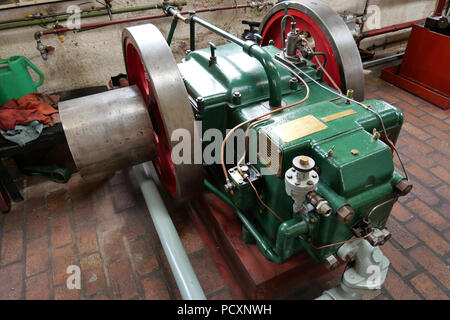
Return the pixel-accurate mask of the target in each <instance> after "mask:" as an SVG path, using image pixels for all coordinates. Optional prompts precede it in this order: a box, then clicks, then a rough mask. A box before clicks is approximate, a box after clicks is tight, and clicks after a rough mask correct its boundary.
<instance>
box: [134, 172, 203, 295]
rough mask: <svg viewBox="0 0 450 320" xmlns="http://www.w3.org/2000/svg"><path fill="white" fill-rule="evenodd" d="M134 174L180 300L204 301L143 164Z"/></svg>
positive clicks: (179, 242) (152, 181) (199, 287)
mask: <svg viewBox="0 0 450 320" xmlns="http://www.w3.org/2000/svg"><path fill="white" fill-rule="evenodd" d="M133 171H134V174H135V176H136V179H137V181H138V183H139V186H140V188H141V191H142V194H143V196H144V199H145V203H146V204H147V208H148V211H149V212H150V216H151V218H152V220H153V224H154V225H155V228H156V232H157V233H158V236H159V240H160V241H161V244H162V246H163V249H164V252H165V254H166V257H167V260H168V261H169V265H170V268H171V270H172V273H173V275H174V277H175V280H176V282H177V285H178V289H179V290H180V294H181V297H182V298H183V299H184V300H206V296H205V294H204V292H203V289H202V287H201V286H200V282H199V281H198V279H197V275H196V274H195V272H194V269H193V268H192V265H191V262H190V261H189V258H188V256H187V254H186V251H185V249H184V247H183V244H182V243H181V240H180V237H179V236H178V233H177V230H176V229H175V226H174V225H173V222H172V219H171V217H170V215H169V212H168V211H167V208H166V205H165V204H164V202H163V200H162V198H161V195H160V194H159V191H158V188H157V186H156V184H155V182H154V180H153V179H152V178H151V177H149V176H148V175H147V173H146V170H145V167H144V164H140V165H137V166H134V167H133Z"/></svg>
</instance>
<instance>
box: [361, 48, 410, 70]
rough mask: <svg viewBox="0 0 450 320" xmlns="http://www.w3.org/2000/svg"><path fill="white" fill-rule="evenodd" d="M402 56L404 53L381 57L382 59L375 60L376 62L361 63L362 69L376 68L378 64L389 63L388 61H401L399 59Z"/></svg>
mask: <svg viewBox="0 0 450 320" xmlns="http://www.w3.org/2000/svg"><path fill="white" fill-rule="evenodd" d="M404 55H405V52H400V53H396V54H393V55H391V56H387V57H383V58H380V59H376V60H371V61H367V62H364V63H363V68H370V67H374V66H377V65H379V64H383V63H386V62H390V61H393V60H397V59H401V58H403V56H404Z"/></svg>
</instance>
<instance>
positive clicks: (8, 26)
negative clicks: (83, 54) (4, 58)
mask: <svg viewBox="0 0 450 320" xmlns="http://www.w3.org/2000/svg"><path fill="white" fill-rule="evenodd" d="M171 3H172V5H173V6H184V5H186V1H178V2H171ZM164 5H165V4H164ZM164 5H163V4H154V5H148V6H140V7H128V8H120V9H112V10H111V13H112V14H121V13H129V12H137V11H146V10H153V9H162V8H164ZM106 15H109V12H108V10H103V9H102V10H98V11H91V12H86V13H81V14H80V18H81V19H85V18H93V17H100V16H106ZM69 17H70V15H63V16H59V17H48V18H45V17H44V18H41V19H31V20H24V21H18V22H12V23H4V24H0V30H7V29H16V28H22V27H29V26H35V25H45V24H49V23H55V22H62V21H66V20H67V19H69ZM116 21H117V20H116Z"/></svg>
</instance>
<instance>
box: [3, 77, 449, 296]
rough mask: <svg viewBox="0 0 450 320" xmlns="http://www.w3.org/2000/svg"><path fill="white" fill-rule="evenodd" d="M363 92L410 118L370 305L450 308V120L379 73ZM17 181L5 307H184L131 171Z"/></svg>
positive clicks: (204, 255) (329, 280)
mask: <svg viewBox="0 0 450 320" xmlns="http://www.w3.org/2000/svg"><path fill="white" fill-rule="evenodd" d="M366 84H367V97H368V98H374V99H380V98H382V99H385V100H386V101H389V102H391V103H394V104H395V105H396V106H397V107H399V108H400V109H401V110H402V111H403V113H404V116H405V124H404V127H403V130H402V132H401V135H400V138H399V141H398V144H397V146H398V149H399V152H400V154H401V155H402V156H403V159H404V162H405V163H407V169H408V172H409V174H410V176H411V180H412V181H413V183H414V189H413V192H412V193H411V194H410V195H408V196H407V197H404V198H401V201H400V203H398V204H396V205H395V206H394V209H393V213H392V215H391V217H390V219H389V222H388V228H389V229H390V230H391V232H392V234H393V236H392V239H391V241H390V242H388V243H387V244H385V245H384V247H382V250H383V252H384V253H385V255H386V256H387V257H388V258H389V259H390V261H391V266H390V271H389V273H388V277H387V280H386V283H385V286H384V288H383V290H382V292H381V293H378V294H376V295H372V296H367V297H365V299H377V300H378V299H448V298H449V290H450V272H449V261H450V258H449V243H448V241H449V240H450V228H449V222H448V219H449V218H450V215H449V210H448V209H449V200H448V199H449V196H450V195H449V183H450V172H449V170H450V161H449V157H450V148H449V146H448V144H449V142H450V117H449V113H447V112H445V111H443V110H441V109H439V108H437V107H434V106H432V105H430V104H429V103H427V102H425V101H423V100H421V99H419V98H417V97H415V96H413V95H411V94H409V93H407V92H405V91H403V90H400V89H397V88H396V87H394V86H391V85H390V84H387V83H386V82H384V81H382V80H380V79H378V78H376V72H375V73H374V75H369V76H368V77H367V78H366ZM395 162H396V167H397V168H399V165H400V164H399V162H398V160H395ZM19 179H21V182H23V190H22V193H23V195H24V197H25V202H23V203H15V204H14V205H13V209H12V211H11V213H9V214H6V215H2V216H0V227H1V228H0V237H1V242H0V252H1V255H0V284H1V285H0V299H47V298H48V299H179V298H180V293H179V291H178V289H177V287H176V283H175V280H174V278H173V276H172V274H171V271H170V268H169V266H168V262H167V259H166V257H165V256H164V252H163V250H162V248H161V244H160V243H159V240H158V237H157V235H156V232H155V229H154V226H153V224H152V223H151V219H150V218H149V216H148V213H147V210H146V207H145V204H144V202H143V199H142V196H141V194H140V192H139V190H138V189H136V186H135V184H134V183H133V180H132V179H133V178H131V175H130V172H129V170H124V171H120V172H117V173H116V174H115V175H114V176H112V177H111V178H110V179H108V180H107V181H105V182H100V183H95V184H87V183H85V182H84V181H83V180H82V179H81V178H80V176H79V175H78V174H76V175H74V176H73V177H72V179H71V180H70V181H69V183H67V184H65V185H61V184H56V183H52V182H48V181H44V180H40V179H39V178H36V177H26V178H23V177H22V178H21V177H19ZM172 211H173V210H172ZM177 211H180V210H177ZM173 218H174V221H175V224H176V228H177V230H178V232H179V234H180V237H181V239H182V241H183V243H184V245H185V247H186V250H187V253H188V254H189V256H190V260H191V262H192V264H193V267H194V269H195V271H196V272H197V274H198V276H199V280H200V283H201V284H202V287H203V288H204V290H205V293H206V294H207V297H208V298H210V299H231V294H230V290H229V289H228V288H227V286H226V284H225V282H224V280H223V279H222V277H221V274H220V273H219V271H218V268H217V267H216V265H215V264H214V260H213V258H212V255H211V253H210V252H209V251H208V250H207V249H206V248H205V246H204V244H203V242H202V240H201V238H200V236H199V234H198V232H197V230H196V228H195V225H194V223H193V222H192V221H191V220H190V219H189V215H188V213H187V210H181V211H180V212H177V214H176V215H174V216H173ZM69 265H78V266H80V268H81V273H82V288H81V290H76V289H75V290H69V289H67V287H66V280H67V277H68V276H69V274H67V273H66V269H67V267H68V266H69ZM338 283H339V278H336V277H326V276H324V277H322V278H321V279H317V281H315V282H313V283H312V284H311V285H308V286H306V287H304V288H299V289H298V290H297V291H296V292H295V294H294V297H298V298H305V297H308V298H311V296H312V297H314V296H316V295H318V294H319V293H320V292H321V291H322V290H323V289H327V288H329V287H332V286H335V285H336V284H338ZM290 298H292V297H290Z"/></svg>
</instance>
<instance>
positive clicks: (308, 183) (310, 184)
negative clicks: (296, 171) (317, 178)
mask: <svg viewBox="0 0 450 320" xmlns="http://www.w3.org/2000/svg"><path fill="white" fill-rule="evenodd" d="M306 184H307V185H308V186H312V185H313V184H314V182H312V181H311V180H308V182H307V183H306Z"/></svg>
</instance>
